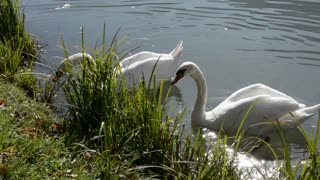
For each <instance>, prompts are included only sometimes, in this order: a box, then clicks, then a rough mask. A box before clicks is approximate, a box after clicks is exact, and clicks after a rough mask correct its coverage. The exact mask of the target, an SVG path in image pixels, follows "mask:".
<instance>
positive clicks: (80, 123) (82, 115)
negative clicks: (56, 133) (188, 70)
mask: <svg viewBox="0 0 320 180" xmlns="http://www.w3.org/2000/svg"><path fill="white" fill-rule="evenodd" d="M104 42H105V41H104ZM120 42H121V41H120ZM120 42H118V41H116V38H113V40H112V42H111V44H110V45H109V47H108V48H107V51H104V48H103V49H102V50H97V51H95V52H93V53H94V57H95V62H96V66H95V67H94V68H90V67H89V65H88V63H87V62H83V64H82V66H81V71H80V73H76V74H74V73H72V71H70V74H69V76H68V77H67V80H66V83H65V85H64V92H65V94H66V99H67V102H68V105H69V107H68V108H69V115H70V120H67V121H66V126H67V127H68V129H70V130H72V131H73V132H74V133H76V136H77V137H78V138H79V135H80V137H81V135H82V137H86V139H90V138H91V137H95V138H93V139H96V140H95V143H93V144H90V143H85V144H82V145H81V147H83V148H84V149H83V150H84V151H88V152H94V153H95V154H96V155H97V157H96V158H97V159H96V161H97V163H98V164H99V168H100V177H101V178H104V179H113V178H147V177H148V178H150V177H157V178H163V179H172V178H177V179H185V178H191V179H206V178H211V177H217V178H223V177H228V178H232V179H236V178H237V174H236V173H235V169H234V168H235V167H234V166H233V165H232V163H230V161H227V153H225V152H226V151H225V150H223V146H215V148H214V150H213V152H214V154H215V156H213V157H212V156H210V154H209V153H206V148H205V147H206V146H205V142H204V140H203V139H202V138H201V135H200V134H199V135H198V136H197V137H196V138H193V137H191V136H190V137H185V135H184V134H185V129H184V126H182V125H180V122H181V118H182V116H183V115H181V116H178V117H174V118H169V117H166V116H165V114H164V108H165V104H166V101H167V98H164V99H165V100H164V101H162V99H163V98H162V94H163V93H162V91H163V84H161V85H160V88H159V92H157V91H158V90H157V88H156V87H154V88H153V90H150V88H147V87H145V84H146V83H144V81H142V82H141V84H140V87H139V88H138V89H136V90H134V91H131V92H129V91H128V90H127V89H126V88H125V86H124V84H125V83H123V84H122V85H121V87H120V89H117V88H116V87H117V82H118V79H117V77H116V74H115V72H114V69H116V68H117V66H118V62H119V60H120V59H121V55H118V54H117V48H118V46H119V44H120ZM103 47H104V45H103ZM99 55H100V56H99ZM146 79H149V77H146ZM151 79H152V80H155V79H154V78H151ZM149 84H150V83H149ZM154 84H156V83H154ZM150 91H152V95H153V96H152V98H151V99H150ZM70 132H71V131H70Z"/></svg>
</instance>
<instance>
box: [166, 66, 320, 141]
mask: <svg viewBox="0 0 320 180" xmlns="http://www.w3.org/2000/svg"><path fill="white" fill-rule="evenodd" d="M186 75H190V76H191V78H193V79H194V80H195V82H196V84H197V88H198V92H197V99H196V103H195V105H194V110H193V112H192V115H191V121H192V123H194V124H197V125H199V126H202V127H206V128H209V129H215V130H220V129H222V130H224V131H225V132H227V133H235V132H237V130H238V128H239V126H240V124H241V122H242V120H243V118H244V116H245V114H246V112H248V110H249V108H250V107H251V106H252V105H253V104H254V105H253V108H252V109H251V111H250V112H249V115H248V116H247V118H246V119H245V121H244V124H243V126H242V130H245V132H246V133H247V134H251V135H258V136H265V134H266V133H268V132H271V131H274V130H275V129H274V125H275V126H277V120H278V121H279V124H280V126H281V128H282V129H283V130H287V129H290V128H296V127H297V126H298V124H299V123H303V122H305V121H306V120H307V119H308V118H310V117H311V116H313V115H314V114H315V113H317V112H318V111H319V109H320V104H318V105H314V106H311V107H306V106H305V105H304V104H301V103H299V102H297V101H296V100H295V99H293V98H292V97H290V96H288V95H286V94H284V93H282V92H279V91H277V90H275V89H272V88H270V87H268V86H266V85H263V84H253V85H250V86H247V87H244V88H241V89H239V90H237V91H236V92H234V93H232V94H231V95H230V96H229V97H228V98H226V99H225V100H224V101H223V102H222V103H220V104H219V105H218V106H217V107H216V108H214V109H213V110H211V111H208V112H206V111H205V106H206V103H207V83H206V80H205V77H204V75H203V74H202V72H201V70H200V68H199V67H198V66H197V65H196V64H195V63H192V62H185V63H183V64H181V65H180V67H179V68H178V71H177V73H176V78H175V79H174V80H173V81H172V83H171V84H172V85H174V84H176V83H177V82H178V81H179V80H180V79H181V78H183V77H184V76H186ZM290 113H291V114H290Z"/></svg>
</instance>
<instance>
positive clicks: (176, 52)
mask: <svg viewBox="0 0 320 180" xmlns="http://www.w3.org/2000/svg"><path fill="white" fill-rule="evenodd" d="M182 50H183V41H180V42H179V43H178V44H177V46H176V48H174V49H173V50H172V51H171V52H170V55H171V56H172V57H173V58H174V59H175V60H178V59H179V58H180V57H181V54H182Z"/></svg>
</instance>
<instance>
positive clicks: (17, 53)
mask: <svg viewBox="0 0 320 180" xmlns="http://www.w3.org/2000/svg"><path fill="white" fill-rule="evenodd" d="M19 5H20V1H19V0H1V1H0V74H1V77H5V78H6V79H7V80H9V81H11V82H13V81H15V82H17V83H18V85H19V86H21V87H23V88H24V89H26V90H28V91H29V93H30V95H33V91H34V85H35V82H36V81H35V78H34V77H33V76H32V75H31V73H30V72H32V66H33V61H34V60H35V55H36V51H37V50H36V49H35V42H34V40H33V37H31V35H30V34H28V33H27V32H26V30H25V24H24V18H25V17H24V13H22V12H21V11H20V7H19ZM25 72H29V73H27V74H25Z"/></svg>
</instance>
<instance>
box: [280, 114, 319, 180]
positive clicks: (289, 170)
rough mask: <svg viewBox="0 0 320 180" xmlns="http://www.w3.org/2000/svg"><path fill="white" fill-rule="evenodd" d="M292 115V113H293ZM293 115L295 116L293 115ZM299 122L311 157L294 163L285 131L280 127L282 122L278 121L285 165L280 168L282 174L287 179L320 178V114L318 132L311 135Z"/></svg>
mask: <svg viewBox="0 0 320 180" xmlns="http://www.w3.org/2000/svg"><path fill="white" fill-rule="evenodd" d="M291 115H292V114H291ZM292 117H294V116H293V115H292ZM296 121H297V122H298V127H299V129H300V132H301V134H302V136H303V137H304V139H305V142H306V149H307V152H308V153H309V158H308V159H306V160H304V161H299V162H298V163H297V164H296V165H295V166H293V165H292V162H291V159H290V151H289V149H288V148H287V143H286V140H285V132H284V131H283V130H282V129H281V128H279V127H280V124H279V122H278V121H277V123H278V124H277V125H278V126H277V129H278V133H279V136H280V138H281V142H282V145H283V151H282V152H283V157H284V166H283V167H282V168H281V169H280V172H281V175H282V176H283V177H284V178H287V179H319V178H320V155H319V150H318V142H319V141H318V140H319V133H320V114H319V115H318V123H317V129H316V132H315V133H314V134H313V133H312V132H311V134H310V135H308V133H307V132H306V130H305V129H304V128H303V126H302V124H300V123H299V120H297V119H296Z"/></svg>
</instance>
